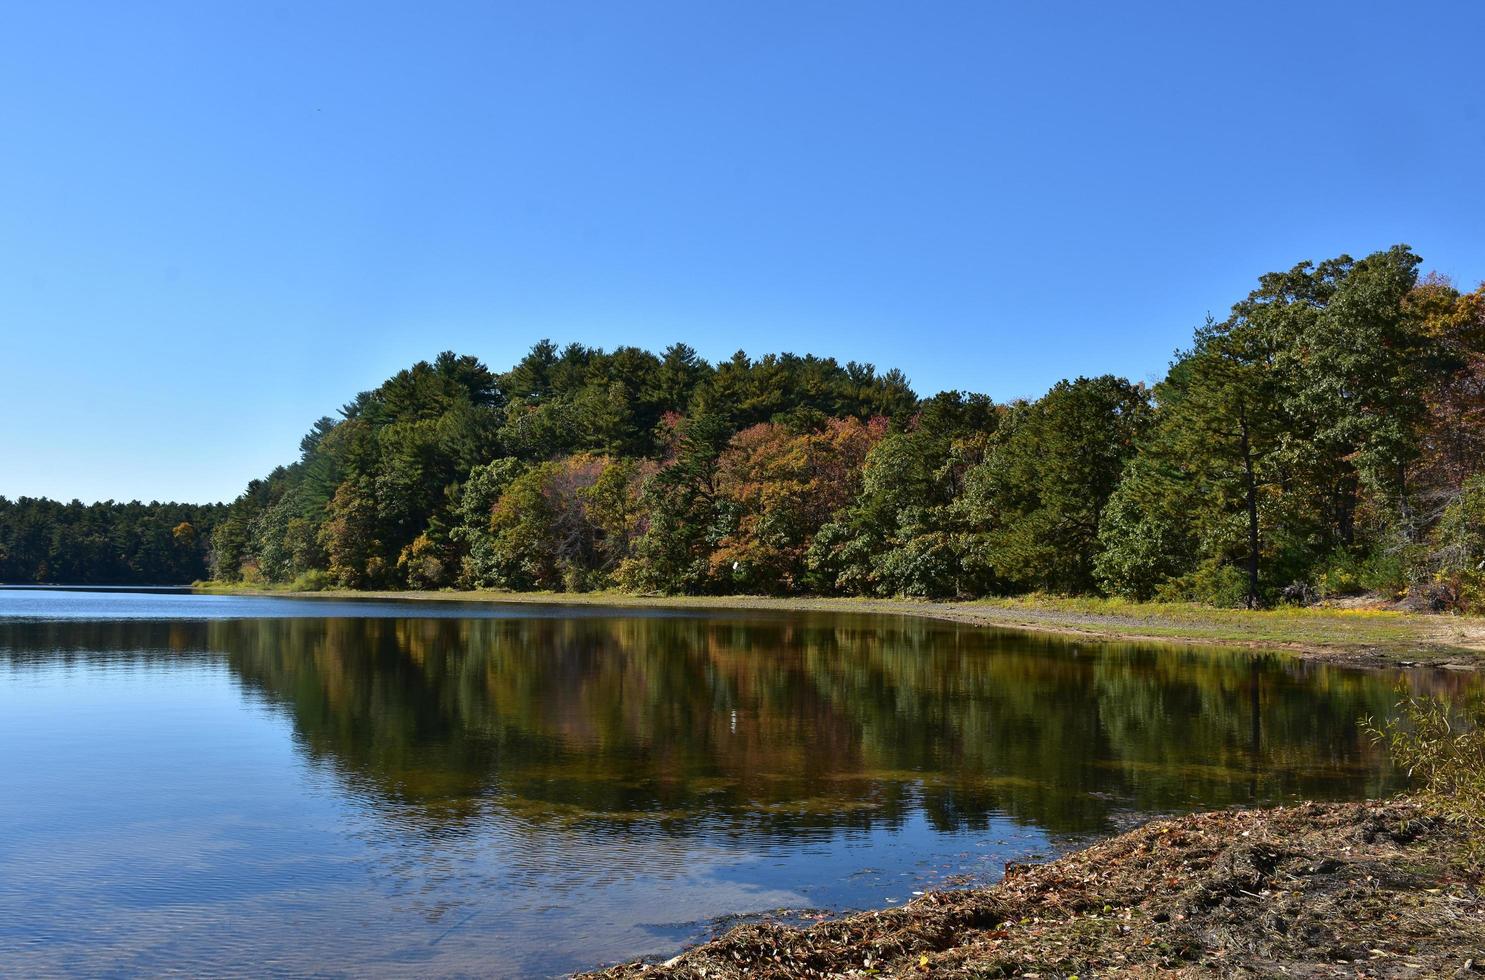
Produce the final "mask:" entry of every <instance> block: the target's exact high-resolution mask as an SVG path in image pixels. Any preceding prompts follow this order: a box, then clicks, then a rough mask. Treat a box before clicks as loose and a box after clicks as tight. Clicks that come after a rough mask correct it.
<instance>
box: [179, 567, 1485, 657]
mask: <svg viewBox="0 0 1485 980" xmlns="http://www.w3.org/2000/svg"><path fill="white" fill-rule="evenodd" d="M194 591H196V592H199V593H203V594H211V595H255V596H276V597H286V598H301V599H363V600H392V601H414V602H474V603H491V604H503V605H568V606H600V607H610V608H623V609H636V608H637V609H693V610H694V609H702V610H707V609H714V610H718V611H729V610H730V611H739V612H746V611H750V610H770V611H778V612H826V613H838V614H847V615H849V614H855V615H868V616H911V617H916V618H920V619H930V620H937V621H941V622H950V623H962V624H965V625H970V626H979V627H987V628H993V629H1006V630H1017V631H1021V632H1030V633H1047V634H1053V635H1058V636H1066V637H1070V638H1076V639H1083V640H1088V641H1092V642H1125V643H1178V644H1186V645H1197V646H1218V647H1228V648H1240V649H1249V650H1254V651H1279V652H1284V653H1288V654H1291V655H1294V656H1298V657H1300V658H1303V659H1307V660H1315V661H1321V662H1327V663H1337V664H1346V665H1350V666H1356V667H1436V668H1446V669H1455V670H1479V669H1482V668H1485V618H1479V617H1465V616H1449V615H1443V614H1438V615H1426V614H1420V613H1404V612H1395V611H1390V610H1376V609H1344V608H1324V607H1321V608H1314V607H1311V608H1294V609H1273V610H1258V611H1249V610H1240V609H1218V608H1214V607H1208V606H1198V605H1195V604H1178V603H1133V602H1120V601H1115V600H1097V599H1059V598H1046V597H1034V598H1021V599H978V600H972V601H964V602H936V601H930V600H916V599H871V598H857V597H844V598H836V597H803V596H799V597H796V596H790V597H772V596H737V595H728V596H662V595H639V594H635V593H627V592H616V591H614V592H581V593H571V592H502V591H494V590H472V591H463V592H461V591H389V590H373V591H359V590H353V589H327V590H324V591H318V592H304V591H293V590H289V589H272V588H262V587H248V586H240V585H232V584H223V583H198V584H197V585H196V587H195V589H194Z"/></svg>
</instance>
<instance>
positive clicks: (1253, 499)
mask: <svg viewBox="0 0 1485 980" xmlns="http://www.w3.org/2000/svg"><path fill="white" fill-rule="evenodd" d="M1238 426H1239V431H1240V432H1241V433H1242V449H1243V474H1244V476H1245V477H1246V478H1247V497H1248V608H1249V609H1257V608H1258V478H1257V475H1256V474H1255V473H1254V471H1253V447H1252V442H1251V440H1250V439H1249V438H1248V419H1247V415H1246V413H1244V412H1242V411H1241V410H1239V412H1238Z"/></svg>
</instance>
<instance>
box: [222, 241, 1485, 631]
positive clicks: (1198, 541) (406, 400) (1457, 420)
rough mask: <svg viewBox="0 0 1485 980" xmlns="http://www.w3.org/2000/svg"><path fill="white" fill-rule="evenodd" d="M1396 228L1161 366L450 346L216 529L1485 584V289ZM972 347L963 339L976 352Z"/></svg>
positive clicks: (975, 584) (317, 575)
mask: <svg viewBox="0 0 1485 980" xmlns="http://www.w3.org/2000/svg"><path fill="white" fill-rule="evenodd" d="M1419 263H1420V260H1419V258H1418V257H1417V256H1416V255H1414V254H1413V253H1412V252H1411V251H1410V250H1409V249H1408V248H1407V247H1405V246H1397V247H1394V248H1392V249H1389V250H1387V251H1383V252H1377V253H1375V254H1372V255H1369V256H1367V257H1365V258H1363V259H1360V260H1353V259H1352V258H1350V257H1348V256H1342V257H1340V258H1336V259H1332V260H1329V261H1325V262H1321V263H1319V264H1312V263H1302V264H1300V265H1297V266H1295V267H1294V268H1292V269H1290V270H1288V271H1284V272H1276V273H1271V274H1268V275H1265V276H1262V277H1261V278H1260V279H1259V281H1258V285H1257V288H1256V289H1255V290H1254V291H1253V292H1252V293H1250V294H1249V295H1248V296H1247V297H1246V298H1244V299H1242V300H1241V301H1239V302H1238V303H1237V304H1235V305H1234V306H1233V307H1232V309H1231V312H1230V313H1229V315H1228V316H1226V317H1225V318H1224V319H1221V320H1210V321H1209V322H1208V323H1206V324H1205V325H1204V326H1202V327H1201V328H1200V329H1198V330H1197V331H1196V334H1195V336H1194V338H1193V341H1192V343H1191V346H1190V347H1189V348H1187V349H1185V350H1183V351H1180V352H1178V353H1177V355H1176V356H1175V358H1174V360H1173V362H1172V364H1171V365H1170V369H1169V372H1168V374H1167V375H1166V377H1165V379H1164V380H1162V381H1161V382H1159V383H1158V384H1156V385H1154V386H1153V388H1152V387H1147V386H1144V385H1142V384H1137V383H1132V382H1130V381H1127V380H1124V379H1122V378H1116V377H1112V376H1104V377H1097V378H1078V379H1075V380H1070V381H1064V382H1060V383H1059V384H1057V385H1056V386H1054V387H1053V388H1052V390H1051V391H1049V392H1048V393H1047V394H1045V395H1044V396H1042V397H1041V398H1039V399H1037V400H1035V401H1017V402H1011V403H1006V404H997V403H994V402H992V400H991V399H990V398H988V397H987V396H984V395H975V394H965V393H961V392H943V393H940V394H937V395H934V396H932V397H926V398H920V397H918V396H917V395H915V393H914V392H913V391H912V390H911V388H910V387H909V385H908V383H907V380H906V379H905V378H904V377H903V376H902V375H901V373H900V372H896V371H891V372H887V373H884V374H883V373H878V372H877V371H876V370H875V369H874V368H873V367H871V366H870V365H862V364H856V363H850V364H845V365H841V364H839V363H838V362H836V361H835V360H833V359H829V358H817V357H813V356H806V357H797V356H794V355H791V354H783V355H770V356H767V357H763V358H761V359H757V360H754V359H750V358H748V357H747V356H746V355H744V354H742V353H739V354H737V355H735V356H734V357H733V358H731V359H730V360H727V361H724V362H722V363H719V364H716V365H712V364H709V363H707V362H706V361H704V360H702V359H701V358H700V357H698V356H697V354H696V352H695V351H693V350H692V349H690V348H688V347H686V346H685V345H681V344H677V345H675V346H672V347H670V348H668V349H667V350H665V351H664V352H663V353H661V354H658V355H657V354H652V353H649V352H647V351H643V350H639V349H636V348H632V347H625V348H620V349H618V350H615V351H611V352H606V351H602V350H596V349H592V348H587V347H583V346H580V345H571V346H568V347H566V348H563V349H560V350H559V349H558V348H557V347H556V346H554V345H553V344H551V343H549V342H546V341H543V342H542V343H540V344H537V345H536V346H535V347H534V348H532V350H531V352H530V353H529V354H528V355H527V356H526V357H525V358H523V359H522V360H521V362H520V363H518V364H516V365H515V366H514V367H513V368H511V369H510V370H509V371H507V372H505V373H495V372H492V371H490V370H489V369H487V368H486V367H485V366H484V365H483V364H481V363H480V362H479V361H477V360H476V359H474V358H472V357H468V356H464V357H460V356H456V355H454V354H451V353H446V354H443V355H440V356H439V357H438V358H437V359H436V360H435V361H433V362H432V363H420V364H417V365H415V366H413V367H412V368H410V369H408V370H405V371H403V372H401V373H399V374H398V375H397V376H395V377H393V378H391V379H390V380H388V381H387V382H386V383H384V384H383V385H381V387H379V388H377V389H376V390H374V391H369V392H365V393H363V394H361V395H360V396H358V397H357V398H356V399H355V400H354V401H352V402H351V403H350V404H348V405H346V406H345V408H344V409H343V410H342V412H341V416H342V417H341V419H340V420H338V421H337V420H332V419H328V418H326V419H322V420H320V421H319V422H318V423H316V425H315V426H314V428H313V429H312V430H311V432H310V434H309V435H308V436H306V437H305V439H304V440H303V442H302V444H301V446H300V456H299V459H298V460H297V461H296V462H294V463H293V464H291V465H289V466H285V467H282V468H280V469H278V470H275V471H274V472H273V473H271V474H269V475H268V476H267V477H266V478H264V479H262V480H257V481H254V482H253V483H252V484H250V485H249V487H248V488H247V491H246V493H244V494H243V495H242V496H241V497H240V498H239V499H238V500H236V501H235V502H234V503H233V504H232V505H231V506H230V508H229V510H228V512H227V513H226V515H225V516H224V517H223V518H222V519H221V520H220V522H219V523H218V524H217V526H216V528H215V530H214V531H213V533H212V548H211V557H212V573H213V575H214V577H216V578H219V579H224V580H232V581H247V582H255V581H271V582H298V583H299V584H300V585H301V586H302V587H318V586H323V585H332V584H333V585H339V586H346V587H351V588H401V587H412V588H443V587H496V588H510V589H564V590H586V589H595V588H600V587H608V586H618V587H622V588H626V589H631V590H638V591H655V592H666V593H721V592H748V593H772V594H792V593H818V594H847V595H910V596H932V597H950V596H957V597H971V596H982V595H993V594H1015V593H1024V592H1030V591H1048V592H1056V593H1069V594H1110V595H1118V596H1126V597H1131V598H1137V599H1147V598H1165V599H1184V600H1197V601H1203V602H1213V603H1220V604H1249V605H1264V604H1272V603H1277V602H1285V601H1288V602H1305V601H1310V600H1313V599H1315V598H1317V597H1323V596H1332V595H1342V594H1347V593H1353V592H1361V591H1380V592H1384V593H1387V594H1390V595H1397V596H1404V595H1406V596H1408V597H1410V598H1411V599H1412V601H1414V602H1416V603H1417V604H1419V605H1421V606H1426V607H1429V608H1468V607H1475V606H1480V605H1482V604H1485V567H1482V562H1485V475H1482V472H1481V470H1482V466H1481V460H1482V455H1485V454H1482V450H1485V287H1482V288H1481V289H1478V290H1476V291H1475V292H1472V293H1467V294H1466V293H1462V292H1460V291H1459V290H1457V289H1455V288H1454V287H1453V286H1452V285H1450V284H1449V283H1447V282H1445V281H1442V280H1439V279H1436V278H1432V277H1430V278H1425V279H1421V280H1420V278H1419V275H1418V266H1419ZM946 356H947V355H946Z"/></svg>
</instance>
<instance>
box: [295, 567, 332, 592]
mask: <svg viewBox="0 0 1485 980" xmlns="http://www.w3.org/2000/svg"><path fill="white" fill-rule="evenodd" d="M333 584H335V583H334V582H332V581H331V579H330V573H329V572H324V571H321V570H319V569H318V568H311V569H310V570H309V571H307V572H305V573H303V574H302V575H300V576H299V577H298V578H296V579H294V581H293V582H291V583H289V588H290V590H292V591H294V592H323V591H325V590H326V589H328V588H330V586H332V585H333Z"/></svg>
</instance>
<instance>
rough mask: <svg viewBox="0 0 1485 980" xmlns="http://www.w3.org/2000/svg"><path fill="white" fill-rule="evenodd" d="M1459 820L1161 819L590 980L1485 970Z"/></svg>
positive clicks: (1375, 807) (1344, 816) (1379, 805)
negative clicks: (842, 913)
mask: <svg viewBox="0 0 1485 980" xmlns="http://www.w3.org/2000/svg"><path fill="white" fill-rule="evenodd" d="M1464 833H1465V832H1464V831H1463V830H1462V829H1461V828H1459V827H1458V826H1456V825H1451V824H1449V823H1446V822H1444V821H1443V820H1441V819H1439V818H1438V817H1436V816H1432V815H1430V814H1429V813H1427V812H1426V811H1425V810H1424V809H1423V808H1421V807H1420V806H1419V805H1418V804H1416V803H1413V802H1410V801H1407V800H1393V801H1385V802H1368V803H1330V804H1320V803H1306V804H1301V805H1297V806H1291V807H1283V808H1278V809H1271V810H1225V811H1216V812H1211V813H1203V814H1195V815H1192V816H1187V817H1181V818H1178V819H1174V820H1161V821H1156V822H1153V823H1150V824H1146V825H1145V826H1143V827H1140V828H1138V829H1136V830H1133V831H1131V832H1129V833H1126V834H1123V835H1121V836H1118V837H1115V838H1113V839H1111V840H1108V841H1105V842H1103V843H1101V844H1097V845H1094V846H1093V847H1090V848H1087V849H1086V850H1083V851H1079V852H1077V853H1075V854H1071V855H1068V856H1067V857H1064V858H1061V859H1060V860H1057V861H1053V862H1050V863H1048V864H1041V865H1017V866H1012V867H1009V868H1008V869H1007V873H1006V877H1005V880H1004V881H1002V882H1001V883H1000V884H998V885H995V886H994V887H991V888H986V889H978V890H972V891H947V892H930V893H929V894H926V895H924V896H922V897H921V898H917V899H915V900H913V901H912V902H911V903H909V904H907V905H905V906H903V907H900V908H892V909H886V910H882V911H877V912H866V913H861V914H857V915H852V916H850V917H848V918H843V919H839V920H835V921H831V922H823V923H819V924H817V925H813V926H810V927H809V928H804V929H800V928H794V927H791V926H786V925H782V924H777V923H767V922H765V923H760V924H752V925H745V926H740V927H738V928H736V929H734V930H732V931H731V932H729V933H727V934H726V935H725V936H723V937H721V938H720V939H717V940H715V941H713V942H710V943H706V944H704V945H701V946H698V947H696V948H694V949H692V950H689V951H687V952H685V953H682V954H681V955H679V956H677V957H675V958H674V959H671V960H669V961H666V962H664V963H654V962H637V963H628V964H623V965H619V966H614V967H611V968H609V969H607V970H604V971H601V972H597V973H593V974H589V976H593V977H608V978H622V977H637V976H645V977H674V978H687V980H689V978H703V977H705V978H719V977H720V978H732V977H772V978H781V980H782V978H798V977H826V976H853V975H854V976H895V977H908V976H912V977H933V976H937V977H1017V976H1020V977H1042V978H1064V980H1065V978H1069V977H1072V976H1077V977H1080V978H1084V980H1086V978H1090V977H1103V976H1135V977H1144V976H1156V975H1158V976H1173V977H1208V976H1235V977H1280V976H1282V977H1341V976H1344V977H1353V976H1354V977H1468V976H1480V977H1485V891H1482V887H1485V882H1482V877H1481V871H1480V869H1479V868H1478V866H1474V867H1472V866H1471V865H1470V864H1469V863H1468V861H1467V859H1466V841H1465V839H1464Z"/></svg>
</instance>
